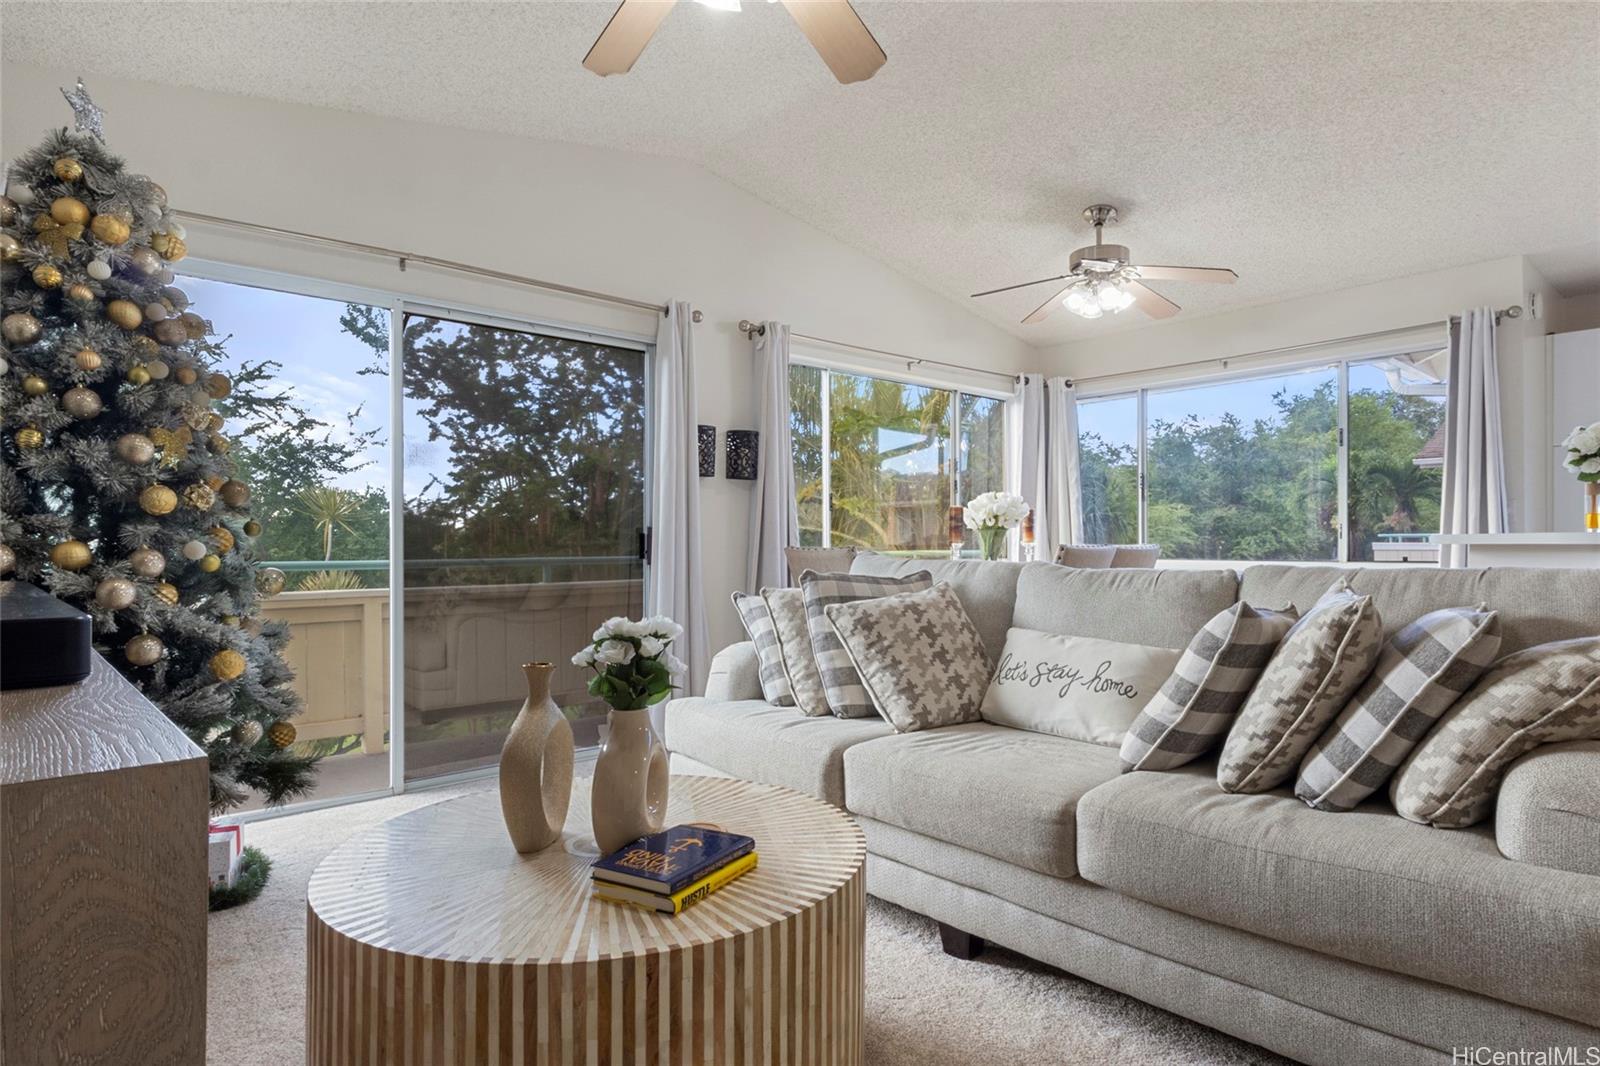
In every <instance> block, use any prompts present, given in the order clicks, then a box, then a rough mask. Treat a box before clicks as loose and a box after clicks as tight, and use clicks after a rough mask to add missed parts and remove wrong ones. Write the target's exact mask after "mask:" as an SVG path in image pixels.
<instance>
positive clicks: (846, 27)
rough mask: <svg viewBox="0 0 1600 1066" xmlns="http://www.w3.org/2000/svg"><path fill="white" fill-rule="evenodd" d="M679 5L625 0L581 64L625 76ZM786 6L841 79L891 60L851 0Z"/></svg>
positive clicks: (865, 74) (729, 7)
mask: <svg viewBox="0 0 1600 1066" xmlns="http://www.w3.org/2000/svg"><path fill="white" fill-rule="evenodd" d="M697 2H698V3H700V4H702V5H704V6H705V7H711V8H716V9H717V10H719V11H738V10H739V0H697ZM769 2H771V0H769ZM676 3H677V0H622V6H620V7H618V8H617V10H616V12H615V13H614V14H613V15H612V16H611V21H610V22H608V23H606V28H605V29H603V30H601V31H600V36H599V37H598V38H596V39H595V42H594V45H593V46H592V47H591V48H590V49H589V54H588V55H586V56H584V57H583V65H584V66H585V67H587V68H589V69H590V70H592V71H594V72H595V73H596V74H599V75H600V76H602V77H604V76H605V75H607V74H626V73H627V72H628V71H630V70H632V69H633V64H634V63H635V62H636V61H637V60H638V58H639V55H640V53H642V52H643V51H644V46H645V45H647V44H649V43H650V38H651V37H652V36H653V35H654V34H655V32H656V27H657V26H659V25H661V20H662V19H664V18H666V17H667V14H668V12H670V11H671V10H672V8H673V5H674V4H676ZM783 6H784V7H786V8H788V9H789V14H791V15H793V16H794V20H795V21H796V22H798V23H799V24H800V32H802V33H804V34H805V35H806V38H807V39H808V40H810V41H811V46H812V47H813V48H815V49H816V50H817V54H818V55H820V56H822V61H823V62H824V63H826V64H828V69H829V70H831V71H833V76H834V77H836V78H838V79H839V81H841V82H842V83H844V84H846V85H848V84H850V83H851V82H853V81H866V80H867V79H868V78H870V77H872V75H873V74H875V73H877V70H878V68H879V67H881V66H883V64H884V63H885V62H887V61H888V59H889V57H888V56H887V55H886V54H884V51H883V49H882V48H881V47H879V45H878V42H877V41H876V40H874V39H873V36H872V31H871V30H868V29H867V24H866V23H864V22H862V21H861V16H860V15H858V14H856V10H855V8H853V7H851V6H850V0H783Z"/></svg>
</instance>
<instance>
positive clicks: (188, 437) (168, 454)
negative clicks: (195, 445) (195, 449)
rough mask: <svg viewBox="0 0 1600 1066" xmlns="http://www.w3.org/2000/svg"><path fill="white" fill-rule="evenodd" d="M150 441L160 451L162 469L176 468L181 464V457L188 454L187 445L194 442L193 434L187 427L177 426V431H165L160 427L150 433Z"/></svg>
mask: <svg viewBox="0 0 1600 1066" xmlns="http://www.w3.org/2000/svg"><path fill="white" fill-rule="evenodd" d="M150 440H151V441H152V442H153V443H154V444H155V446H156V447H157V448H160V449H161V465H162V466H163V467H168V466H177V465H178V464H179V463H181V462H183V457H184V456H185V455H187V454H188V452H189V444H190V442H191V441H193V440H194V434H193V433H192V432H190V430H189V427H188V426H179V427H178V428H177V429H165V428H162V427H160V426H158V427H156V428H155V429H152V430H151V431H150Z"/></svg>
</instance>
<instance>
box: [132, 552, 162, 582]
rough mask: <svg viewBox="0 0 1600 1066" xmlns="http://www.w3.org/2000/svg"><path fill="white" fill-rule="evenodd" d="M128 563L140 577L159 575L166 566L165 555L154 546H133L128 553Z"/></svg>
mask: <svg viewBox="0 0 1600 1066" xmlns="http://www.w3.org/2000/svg"><path fill="white" fill-rule="evenodd" d="M128 565H129V566H131V567H132V568H133V572H134V573H136V574H138V575H139V576H140V577H160V576H161V572H162V571H163V570H165V569H166V568H167V557H166V556H165V555H162V554H161V553H160V552H158V551H156V550H155V549H154V548H148V547H146V548H135V549H133V551H131V552H129V553H128Z"/></svg>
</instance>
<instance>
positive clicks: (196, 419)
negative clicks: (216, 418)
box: [183, 407, 211, 429]
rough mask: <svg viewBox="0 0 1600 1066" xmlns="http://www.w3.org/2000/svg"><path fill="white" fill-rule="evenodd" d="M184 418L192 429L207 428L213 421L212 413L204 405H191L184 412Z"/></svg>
mask: <svg viewBox="0 0 1600 1066" xmlns="http://www.w3.org/2000/svg"><path fill="white" fill-rule="evenodd" d="M183 420H184V421H185V422H187V423H188V424H189V428H190V429H205V428H206V426H207V425H209V424H210V423H211V415H210V413H209V412H208V411H207V410H206V409H205V408H204V407H190V408H188V409H186V410H185V411H184V412H183Z"/></svg>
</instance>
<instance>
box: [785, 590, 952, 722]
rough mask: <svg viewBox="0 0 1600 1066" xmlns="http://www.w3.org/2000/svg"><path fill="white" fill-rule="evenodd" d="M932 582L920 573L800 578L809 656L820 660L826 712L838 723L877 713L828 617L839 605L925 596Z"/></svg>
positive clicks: (818, 664)
mask: <svg viewBox="0 0 1600 1066" xmlns="http://www.w3.org/2000/svg"><path fill="white" fill-rule="evenodd" d="M932 587H933V577H932V575H930V574H929V573H928V572H927V571H926V570H919V571H917V572H916V573H914V574H907V575H906V576H905V577H874V576H872V575H870V574H819V573H817V572H816V571H815V570H807V571H806V572H805V573H803V574H801V575H800V593H801V595H802V596H803V597H804V599H805V604H806V628H807V629H809V630H810V631H811V650H812V652H813V653H815V655H816V657H817V671H818V672H819V673H820V674H821V675H822V689H823V692H824V693H825V694H826V698H827V703H828V709H829V710H830V711H832V712H833V713H834V714H836V715H838V716H839V717H840V718H870V717H872V716H873V715H874V714H876V713H877V711H876V710H874V709H873V706H872V697H871V696H869V695H868V694H867V690H866V687H865V686H864V685H862V684H861V675H860V673H858V672H857V670H856V668H855V664H854V663H852V662H851V661H850V653H849V652H847V651H845V650H844V644H843V643H842V642H841V641H840V640H839V634H837V633H835V632H834V631H833V626H831V625H829V624H828V618H827V615H826V613H825V612H826V611H827V609H828V608H829V607H832V606H834V605H835V604H840V603H855V602H856V601H858V600H873V599H877V598H878V597H880V596H893V595H894V594H896V593H899V592H926V591H928V589H930V588H932Z"/></svg>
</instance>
